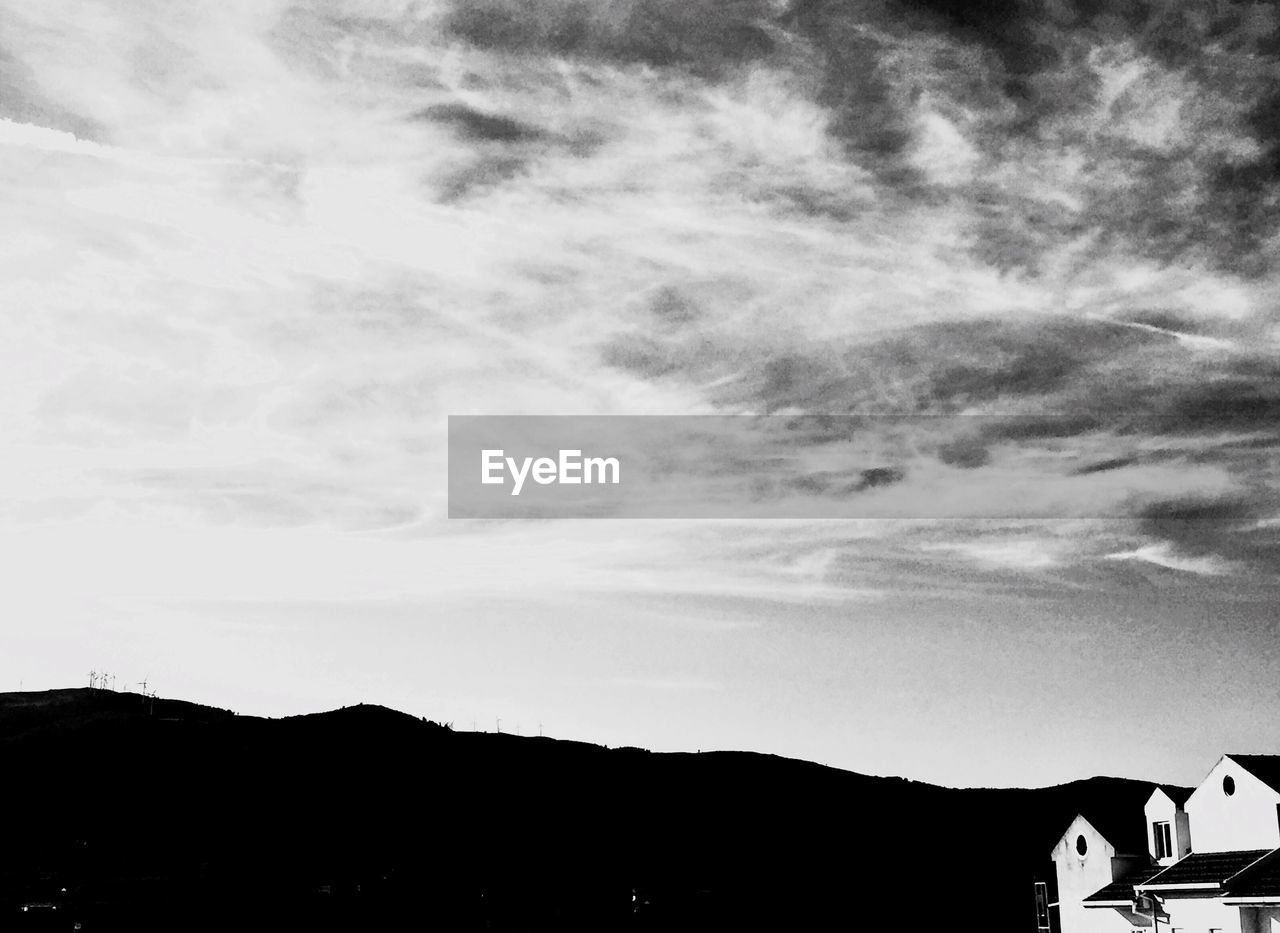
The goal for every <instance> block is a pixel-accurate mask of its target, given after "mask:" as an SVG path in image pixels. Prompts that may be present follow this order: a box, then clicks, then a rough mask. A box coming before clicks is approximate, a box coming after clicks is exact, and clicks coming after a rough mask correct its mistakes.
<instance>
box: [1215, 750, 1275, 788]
mask: <svg viewBox="0 0 1280 933" xmlns="http://www.w3.org/2000/svg"><path fill="white" fill-rule="evenodd" d="M1226 757H1228V758H1230V759H1231V760H1232V761H1234V762H1235V763H1236V764H1238V765H1239V766H1240V767H1242V768H1244V769H1245V770H1246V771H1248V772H1249V773H1250V774H1252V775H1253V776H1254V777H1256V778H1257V779H1258V780H1259V781H1261V782H1262V783H1264V784H1266V785H1267V786H1268V787H1270V788H1271V789H1272V790H1274V791H1280V755H1227V756H1226Z"/></svg>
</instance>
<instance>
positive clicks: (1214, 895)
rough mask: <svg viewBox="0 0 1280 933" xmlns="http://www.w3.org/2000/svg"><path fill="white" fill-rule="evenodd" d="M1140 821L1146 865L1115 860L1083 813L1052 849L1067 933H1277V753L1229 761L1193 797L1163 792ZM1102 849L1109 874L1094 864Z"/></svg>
mask: <svg viewBox="0 0 1280 933" xmlns="http://www.w3.org/2000/svg"><path fill="white" fill-rule="evenodd" d="M1136 818H1137V815H1136V814H1135V820H1136ZM1142 818H1143V821H1144V824H1145V836H1146V852H1145V853H1144V854H1143V857H1142V858H1140V859H1134V858H1117V857H1116V856H1117V854H1118V852H1116V851H1114V850H1115V846H1114V845H1113V844H1112V843H1111V842H1110V841H1109V840H1107V839H1098V840H1095V839H1094V838H1093V837H1092V836H1091V835H1090V834H1089V833H1088V832H1086V831H1085V829H1084V827H1085V826H1086V825H1087V821H1085V820H1084V819H1083V817H1077V819H1076V820H1075V821H1074V822H1073V823H1072V824H1071V826H1070V827H1069V828H1068V830H1067V832H1066V834H1064V836H1063V837H1062V839H1060V840H1059V842H1058V845H1057V846H1055V847H1054V850H1053V856H1052V857H1053V861H1054V866H1055V871H1056V874H1057V879H1058V903H1057V907H1058V920H1059V922H1060V930H1061V933H1094V931H1108V930H1116V931H1127V933H1132V931H1136V930H1143V931H1144V933H1146V931H1150V933H1280V755H1224V756H1223V757H1222V758H1220V759H1219V760H1218V762H1217V764H1215V765H1214V766H1213V768H1212V769H1211V770H1210V771H1209V774H1208V775H1207V776H1206V777H1205V778H1204V780H1203V781H1201V782H1200V784H1199V785H1198V786H1197V787H1196V788H1195V789H1194V790H1192V791H1190V792H1186V791H1185V790H1182V789H1179V788H1168V787H1160V788H1156V790H1155V791H1153V792H1152V794H1151V797H1150V798H1149V799H1148V800H1147V803H1146V806H1145V807H1144V808H1143V814H1142ZM1126 831H1127V830H1126ZM1073 833H1074V834H1075V835H1076V836H1077V837H1078V839H1079V841H1080V845H1079V847H1078V848H1079V849H1080V850H1083V851H1076V852H1075V853H1074V855H1073V853H1072V842H1073V840H1072V838H1071V837H1072V834H1073ZM1095 846H1096V847H1100V849H1101V852H1102V853H1103V854H1104V855H1106V856H1107V861H1108V862H1109V864H1110V872H1109V875H1110V877H1107V875H1108V872H1107V871H1105V870H1104V869H1105V868H1106V866H1105V865H1103V864H1101V863H1099V864H1096V865H1092V866H1090V865H1089V864H1088V859H1089V850H1090V848H1092V847H1095ZM1093 881H1097V882H1098V886H1097V887H1096V888H1094V889H1093V890H1092V891H1090V892H1088V893H1082V888H1083V887H1084V886H1086V884H1087V883H1092V882H1093Z"/></svg>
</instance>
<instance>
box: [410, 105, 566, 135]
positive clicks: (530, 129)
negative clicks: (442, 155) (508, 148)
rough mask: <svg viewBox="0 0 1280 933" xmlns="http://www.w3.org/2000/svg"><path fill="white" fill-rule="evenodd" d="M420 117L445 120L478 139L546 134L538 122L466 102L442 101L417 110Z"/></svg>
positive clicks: (448, 124)
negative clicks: (539, 127)
mask: <svg viewBox="0 0 1280 933" xmlns="http://www.w3.org/2000/svg"><path fill="white" fill-rule="evenodd" d="M415 117H416V118H417V119H421V120H430V121H433V122H435V123H443V124H445V125H446V126H449V127H451V128H452V129H453V130H454V132H456V133H457V134H458V135H459V136H461V137H462V138H463V139H469V140H474V141H478V142H498V143H520V142H529V141H533V140H539V139H543V138H545V136H546V134H545V133H543V131H542V130H540V129H538V128H537V127H535V126H530V125H529V124H527V123H522V122H521V121H519V120H516V119H514V118H512V117H507V116H502V115H500V114H491V113H484V112H483V111H480V110H476V109H475V108H473V107H468V106H466V105H465V104H440V105H438V106H435V107H428V108H426V109H425V110H420V111H418V113H416V114H415Z"/></svg>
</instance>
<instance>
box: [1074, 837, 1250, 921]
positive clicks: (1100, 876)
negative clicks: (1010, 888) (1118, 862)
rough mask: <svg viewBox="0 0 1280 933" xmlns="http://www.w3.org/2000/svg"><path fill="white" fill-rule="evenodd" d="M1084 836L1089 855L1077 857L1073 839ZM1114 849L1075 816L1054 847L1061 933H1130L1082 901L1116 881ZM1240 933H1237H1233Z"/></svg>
mask: <svg viewBox="0 0 1280 933" xmlns="http://www.w3.org/2000/svg"><path fill="white" fill-rule="evenodd" d="M1078 836H1084V838H1085V841H1086V842H1087V843H1088V851H1087V852H1086V853H1085V854H1084V856H1080V855H1078V854H1077V853H1076V838H1077V837H1078ZM1115 854H1116V850H1115V846H1113V845H1111V843H1109V842H1107V840H1106V839H1104V838H1103V836H1102V834H1101V833H1099V832H1098V831H1097V830H1096V829H1094V828H1093V826H1092V824H1090V823H1089V821H1088V820H1086V819H1085V818H1084V817H1083V816H1077V817H1076V818H1075V819H1074V820H1072V821H1071V825H1070V826H1069V827H1067V831H1066V832H1065V833H1063V834H1062V838H1061V839H1059V840H1058V844H1057V845H1056V846H1054V847H1053V854H1052V856H1051V857H1052V858H1053V864H1054V869H1055V871H1056V873H1057V876H1058V919H1059V920H1060V921H1061V924H1062V933H1111V931H1115V933H1130V931H1131V930H1132V929H1133V927H1132V926H1131V925H1130V924H1129V923H1128V921H1126V920H1125V918H1124V917H1123V916H1122V915H1121V914H1120V913H1119V912H1117V911H1115V910H1112V909H1110V908H1105V907H1104V908H1099V907H1085V906H1084V905H1083V904H1082V903H1081V901H1083V900H1084V899H1085V898H1086V897H1088V896H1089V895H1090V894H1092V893H1093V892H1094V891H1097V890H1098V889H1099V888H1104V887H1106V886H1107V885H1109V884H1110V883H1111V882H1112V881H1114V880H1115V877H1114V876H1113V875H1112V863H1111V860H1112V859H1113V858H1115ZM1234 933H1239V931H1238V930H1237V931H1234Z"/></svg>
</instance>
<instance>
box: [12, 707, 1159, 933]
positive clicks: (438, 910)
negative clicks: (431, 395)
mask: <svg viewBox="0 0 1280 933" xmlns="http://www.w3.org/2000/svg"><path fill="white" fill-rule="evenodd" d="M0 758H2V760H3V761H4V762H5V763H6V768H5V770H4V777H3V779H0V780H3V789H4V799H5V800H6V801H8V802H9V803H10V805H11V806H10V808H9V809H10V810H11V813H10V814H9V815H8V817H7V819H6V826H5V831H4V833H3V835H0V872H2V881H0V885H2V888H3V889H2V890H0V898H3V901H4V905H5V908H4V909H5V913H6V915H8V916H10V917H12V916H14V915H15V913H14V912H16V908H17V905H18V903H20V902H22V901H24V900H25V901H32V900H38V899H40V898H41V897H44V895H41V893H40V892H41V891H48V892H53V893H51V894H49V895H47V897H46V898H45V899H58V898H60V899H61V903H62V910H63V913H62V914H61V917H64V918H66V919H67V920H68V921H69V920H70V918H71V917H72V915H73V914H74V915H75V917H77V918H79V922H81V923H82V927H83V929H84V930H86V931H88V930H92V929H124V928H128V929H130V930H143V929H156V930H160V929H164V930H172V929H192V928H195V929H209V930H226V929H250V928H257V929H272V930H285V929H317V928H321V929H341V930H356V929H368V930H381V929H387V928H391V927H394V926H400V927H409V928H433V929H444V930H454V929H456V930H466V929H476V930H479V929H490V930H592V931H605V930H640V929H661V930H684V929H698V930H707V929H735V930H740V929H750V928H769V929H808V928H815V929H816V928H817V927H818V925H822V926H823V927H826V926H829V925H839V926H843V927H846V928H858V927H860V926H862V925H863V924H868V925H869V924H871V923H873V922H880V921H881V920H891V919H892V918H895V917H897V918H899V921H901V920H902V919H906V918H908V917H909V918H910V922H911V923H912V924H915V923H917V922H928V921H929V918H930V917H941V916H944V915H945V916H946V917H947V918H948V922H949V923H957V922H960V921H962V920H964V919H965V917H964V916H962V915H964V914H965V912H966V911H972V912H973V917H972V918H971V922H972V923H977V922H978V920H979V918H981V927H980V928H982V929H986V930H1010V931H1019V930H1029V929H1030V928H1031V925H1032V924H1033V923H1034V919H1033V916H1032V913H1031V904H1032V900H1031V898H1032V894H1031V885H1030V881H1031V878H1032V877H1033V875H1034V874H1035V872H1036V871H1038V870H1040V869H1042V868H1043V866H1044V863H1045V860H1046V858H1047V855H1048V851H1049V848H1050V847H1051V845H1052V844H1053V842H1054V841H1055V840H1056V839H1057V837H1058V836H1059V835H1060V834H1061V832H1062V831H1063V829H1064V828H1065V827H1066V825H1067V823H1068V822H1069V821H1070V819H1071V818H1072V816H1074V814H1075V813H1076V812H1077V811H1079V810H1081V809H1084V810H1086V812H1087V811H1088V809H1089V807H1102V806H1106V807H1108V808H1110V809H1113V810H1114V809H1115V808H1116V806H1117V804H1119V805H1120V807H1121V812H1125V810H1126V808H1127V810H1128V812H1131V813H1132V814H1133V817H1132V818H1133V819H1134V820H1135V821H1137V822H1139V823H1140V821H1141V818H1142V817H1141V805H1142V802H1143V801H1144V800H1145V798H1146V796H1147V794H1149V793H1150V789H1151V785H1149V784H1144V783H1140V782H1133V781H1122V780H1116V779H1107V778H1094V779H1091V780H1088V781H1081V782H1077V783H1073V784H1068V785H1064V786H1061V787H1053V788H1044V789H1038V790H956V789H946V788H940V787H935V786H932V785H929V784H921V783H917V782H912V781H907V780H904V779H901V778H880V777H869V776H866V775H861V774H855V773H851V772H845V771H838V770H835V769H832V768H827V767H823V766H820V765H816V764H811V763H807V762H802V761H793V760H789V759H784V758H778V757H773V756H768V755H758V754H747V753H739V752H717V753H705V754H653V753H649V752H646V751H643V750H639V749H606V748H602V747H599V746H593V745H587V744H583V743H578V742H565V741H557V740H553V739H543V738H517V737H515V736H509V735H492V734H477V733H454V732H452V731H450V730H449V729H447V728H445V727H442V726H439V725H436V724H433V723H430V722H426V721H423V720H421V719H417V718H414V717H412V716H408V715H405V714H403V713H398V712H395V711H392V710H388V709H385V708H382V707H371V706H360V707H351V708H346V709H341V710H335V711H333V712H329V713H321V714H317V715H311V716H299V717H292V718H287V719H279V720H265V719H258V718H254V717H241V716H235V715H233V714H231V713H228V712H226V711H223V710H215V709H211V708H208V707H202V706H196V705H194V704H188V703H179V702H176V701H169V700H157V701H156V702H155V704H154V708H153V707H152V704H151V703H150V701H149V700H144V699H143V698H142V697H139V696H136V695H130V694H117V693H109V692H102V691H89V690H71V691H56V692H52V693H48V694H9V695H4V696H0ZM62 888H66V889H67V891H66V893H65V894H63V893H61V889H62ZM60 922H61V921H60ZM810 925H812V926H810ZM962 925H963V926H966V927H968V926H970V923H964V924H962ZM67 928H68V929H70V927H67ZM973 928H979V927H977V926H974V927H973Z"/></svg>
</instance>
